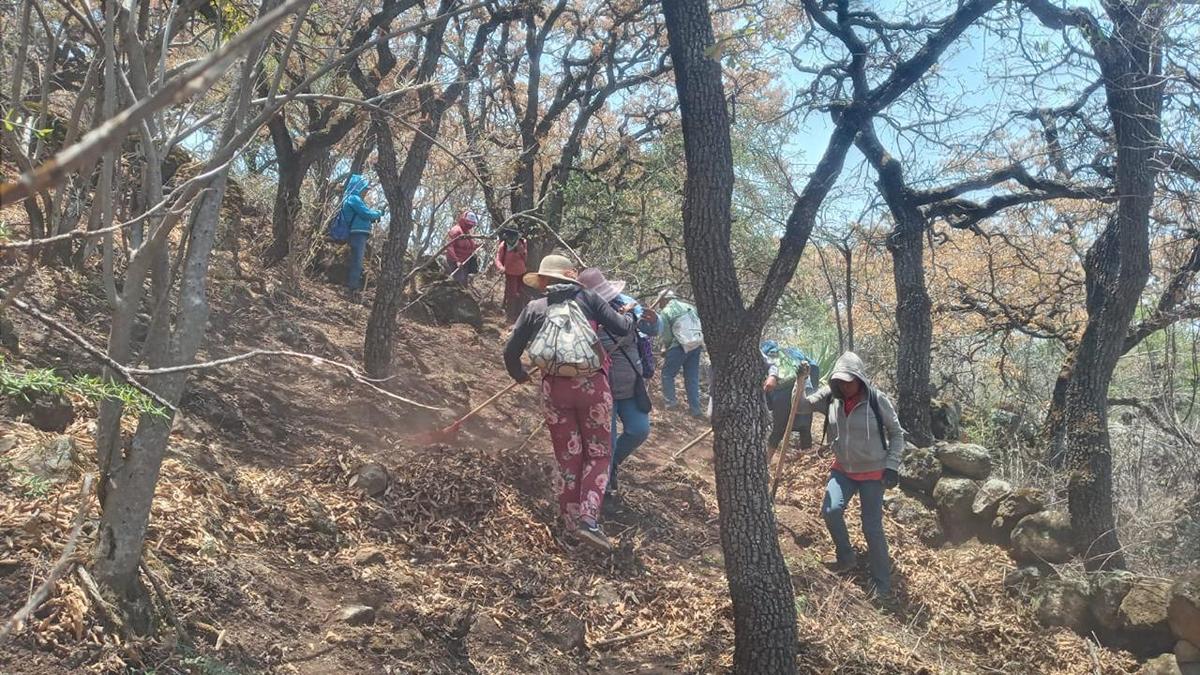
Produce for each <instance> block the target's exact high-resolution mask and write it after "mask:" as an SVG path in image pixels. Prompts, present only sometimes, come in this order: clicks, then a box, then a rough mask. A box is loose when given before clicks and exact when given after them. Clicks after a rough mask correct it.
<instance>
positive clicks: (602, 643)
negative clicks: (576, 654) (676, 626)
mask: <svg viewBox="0 0 1200 675" xmlns="http://www.w3.org/2000/svg"><path fill="white" fill-rule="evenodd" d="M660 629H661V626H655V627H653V628H647V629H646V630H639V631H638V632H636V633H630V634H629V635H620V636H617V637H611V638H605V639H603V640H598V641H597V642H595V643H593V644H592V649H600V648H602V647H611V646H613V645H617V644H621V643H622V642H629V641H630V640H636V639H638V638H644V637H646V636H647V635H654V634H655V633H657V632H658V631H659V630H660Z"/></svg>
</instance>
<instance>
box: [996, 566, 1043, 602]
mask: <svg viewBox="0 0 1200 675" xmlns="http://www.w3.org/2000/svg"><path fill="white" fill-rule="evenodd" d="M1047 576H1048V575H1047V574H1046V572H1045V570H1044V569H1043V568H1041V567H1038V566H1037V565H1022V566H1021V567H1018V568H1016V569H1014V570H1013V571H1011V572H1009V573H1008V574H1005V575H1004V588H1006V589H1008V590H1009V591H1010V592H1013V593H1019V594H1022V595H1024V594H1027V593H1029V592H1030V591H1032V590H1033V589H1035V588H1037V586H1038V584H1040V583H1042V582H1043V581H1045V580H1046V578H1047Z"/></svg>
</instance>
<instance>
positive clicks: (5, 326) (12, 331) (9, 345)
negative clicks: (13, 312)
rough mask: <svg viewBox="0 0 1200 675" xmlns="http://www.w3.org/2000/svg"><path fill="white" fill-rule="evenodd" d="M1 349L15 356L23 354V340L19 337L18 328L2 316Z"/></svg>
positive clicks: (0, 330) (0, 324)
mask: <svg viewBox="0 0 1200 675" xmlns="http://www.w3.org/2000/svg"><path fill="white" fill-rule="evenodd" d="M0 347H4V348H5V349H7V350H8V351H10V352H12V353H13V354H20V353H21V340H20V338H19V337H18V336H17V327H16V326H14V325H13V322H12V321H10V320H9V319H8V317H6V316H0Z"/></svg>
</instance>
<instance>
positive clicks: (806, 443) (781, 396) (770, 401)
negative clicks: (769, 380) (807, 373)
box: [767, 383, 813, 450]
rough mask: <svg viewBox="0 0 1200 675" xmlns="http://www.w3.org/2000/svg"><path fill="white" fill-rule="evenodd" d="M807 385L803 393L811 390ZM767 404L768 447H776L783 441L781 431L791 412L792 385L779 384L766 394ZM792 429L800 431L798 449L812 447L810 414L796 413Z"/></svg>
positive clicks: (784, 427)
mask: <svg viewBox="0 0 1200 675" xmlns="http://www.w3.org/2000/svg"><path fill="white" fill-rule="evenodd" d="M812 390H813V388H812V386H811V385H810V386H808V387H807V388H806V390H805V394H808V393H810V392H812ZM767 406H768V407H769V408H770V409H771V435H770V436H769V437H768V438H767V447H768V448H777V447H779V443H780V442H781V441H783V432H784V430H786V429H787V422H788V416H789V415H791V414H792V385H791V383H788V384H787V386H786V387H785V386H783V385H780V386H778V387H775V391H773V392H771V393H770V394H767ZM792 430H793V431H798V432H800V449H802V450H807V449H809V448H811V447H812V415H800V414H797V415H796V421H795V422H794V423H793V424H792Z"/></svg>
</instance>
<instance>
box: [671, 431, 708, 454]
mask: <svg viewBox="0 0 1200 675" xmlns="http://www.w3.org/2000/svg"><path fill="white" fill-rule="evenodd" d="M712 432H713V428H712V427H709V428H708V429H705V430H704V433H702V434H700V435H699V436H697V437H695V438H693V439H692V440H690V441H688V444H687V445H685V446H683V447H682V448H680V449H678V450H676V451H675V454H673V455H671V460H672V461H675V460H678V459H679V457H680V455H682V454H683V453H685V452H687V451H688V450H691V449H692V448H693V447H695V445H696V444H697V443H699V442H700V441H702V440H704V439H706V438H708V437H709V435H710V434H712Z"/></svg>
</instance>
